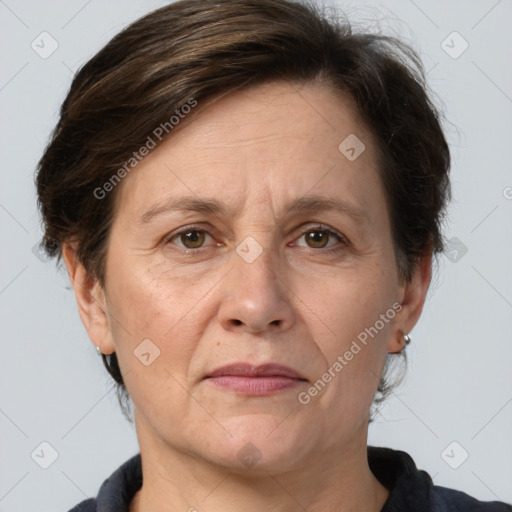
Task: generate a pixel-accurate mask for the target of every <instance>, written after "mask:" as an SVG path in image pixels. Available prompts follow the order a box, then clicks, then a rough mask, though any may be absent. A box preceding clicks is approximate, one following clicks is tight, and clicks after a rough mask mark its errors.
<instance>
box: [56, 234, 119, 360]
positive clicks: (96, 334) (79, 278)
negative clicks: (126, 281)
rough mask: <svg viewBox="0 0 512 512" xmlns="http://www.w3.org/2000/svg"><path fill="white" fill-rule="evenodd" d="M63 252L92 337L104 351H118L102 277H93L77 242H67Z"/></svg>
mask: <svg viewBox="0 0 512 512" xmlns="http://www.w3.org/2000/svg"><path fill="white" fill-rule="evenodd" d="M62 256H63V258H64V262H65V264H66V268H67V271H68V275H69V280H70V281H71V285H72V286H73V290H74V292H75V297H76V301H77V304H78V313H79V314H80V318H81V319H82V323H83V324H84V327H85V329H86V331H87V334H88V335H89V339H90V340H91V341H92V343H93V344H94V345H95V346H96V347H99V349H100V351H101V352H102V353H103V354H111V353H112V352H114V351H115V345H114V342H113V339H112V334H111V332H110V323H109V315H108V310H107V306H106V300H105V294H104V291H103V289H102V288H101V285H100V283H99V282H98V280H96V279H93V278H91V277H90V276H89V275H88V273H87V271H86V269H85V267H84V265H83V264H82V263H81V262H80V261H79V259H78V257H77V252H76V245H74V244H70V243H66V244H63V247H62Z"/></svg>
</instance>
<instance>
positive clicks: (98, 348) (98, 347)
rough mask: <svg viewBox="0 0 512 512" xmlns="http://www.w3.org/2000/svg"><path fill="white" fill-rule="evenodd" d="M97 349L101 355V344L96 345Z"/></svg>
mask: <svg viewBox="0 0 512 512" xmlns="http://www.w3.org/2000/svg"><path fill="white" fill-rule="evenodd" d="M96 351H97V352H98V355H101V350H100V346H99V345H96Z"/></svg>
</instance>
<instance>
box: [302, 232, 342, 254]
mask: <svg viewBox="0 0 512 512" xmlns="http://www.w3.org/2000/svg"><path fill="white" fill-rule="evenodd" d="M303 237H304V239H305V241H306V244H307V245H308V246H309V247H310V248H311V249H323V248H324V247H327V246H328V245H327V244H328V242H329V240H330V239H331V238H333V237H334V238H336V239H337V240H338V241H341V237H340V236H338V235H337V234H336V233H334V231H330V230H328V229H318V228H317V229H310V230H308V231H306V232H305V233H304V234H303V235H301V236H300V238H298V240H300V239H301V238H303ZM297 245H300V244H297ZM331 245H333V244H331Z"/></svg>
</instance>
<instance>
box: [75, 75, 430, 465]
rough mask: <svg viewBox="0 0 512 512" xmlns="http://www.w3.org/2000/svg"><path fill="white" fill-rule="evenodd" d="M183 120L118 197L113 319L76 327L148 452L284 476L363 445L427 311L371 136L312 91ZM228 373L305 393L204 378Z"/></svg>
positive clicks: (292, 89) (111, 255) (280, 86)
mask: <svg viewBox="0 0 512 512" xmlns="http://www.w3.org/2000/svg"><path fill="white" fill-rule="evenodd" d="M201 107H202V105H201V104H199V105H198V109H199V108H201ZM186 121H187V120H185V121H184V124H183V125H182V126H180V127H179V130H176V132H175V133H173V135H172V137H170V138H169V139H167V140H166V141H165V142H164V143H163V144H162V145H161V146H159V147H158V148H157V149H155V150H154V151H153V152H152V153H151V154H150V155H149V156H147V157H146V158H145V159H143V160H142V161H141V162H140V163H139V164H138V165H137V166H136V167H135V168H134V169H133V170H132V171H131V173H130V174H129V175H128V176H127V177H126V178H125V179H124V180H123V181H122V183H121V184H120V185H118V190H117V191H116V192H117V194H118V196H117V197H116V215H115V218H114V222H113V225H112V228H111V235H110V239H109V245H108V253H107V261H106V281H105V287H104V289H103V290H101V289H99V288H97V294H98V295H97V297H98V300H99V301H105V303H106V308H107V309H108V312H109V316H108V318H105V319H103V320H102V319H101V312H98V313H97V314H96V315H92V316H93V317H94V318H92V317H91V318H88V319H86V320H84V323H86V326H87V328H88V331H89V335H90V337H91V339H92V340H93V342H94V343H95V344H96V345H100V347H101V349H102V351H103V352H105V353H109V352H112V351H114V350H115V351H116V353H117V357H118V360H119V364H120V367H121V370H122V373H123V376H124V380H125V384H126V387H127V389H128V391H129V393H130V395H131V398H132V400H133V403H134V406H135V411H136V424H137V432H138V435H139V442H140V444H141V450H142V451H144V450H155V451H158V452H160V453H164V452H166V451H167V452H169V451H171V452H173V451H180V452H181V453H183V452H185V453H190V454H193V455H195V456H199V457H201V458H204V459H207V460H210V461H213V462H216V463H220V464H223V465H227V466H231V467H238V468H243V467H244V466H247V467H252V466H253V465H254V464H257V465H259V467H262V468H264V469H267V470H277V469H278V468H281V469H284V468H287V467H291V465H292V464H294V465H299V467H300V464H301V463H304V464H306V463H308V464H309V463H311V461H312V460H313V459H314V458H315V457H325V455H326V454H328V456H331V454H333V453H334V451H335V450H338V449H343V448H347V447H350V446H354V443H357V444H358V445H360V444H359V443H366V429H367V422H368V413H369V407H370V405H371V403H372V401H373V399H374V396H375V392H376V389H377V386H378V383H379V380H380V376H381V373H382V368H383V365H384V361H385V357H386V353H387V352H388V351H390V352H393V351H398V350H400V348H401V345H400V340H401V338H402V337H403V334H404V333H407V332H409V330H410V329H411V328H412V326H413V325H414V323H415V321H416V319H417V316H418V315H419V312H420V311H419V310H420V309H421V304H422V298H421V297H420V299H418V300H419V302H418V300H417V301H416V303H411V304H409V302H410V297H412V296H415V295H414V293H412V295H411V296H408V287H407V286H409V285H407V286H406V285H405V284H403V283H401V281H400V279H399V277H398V274H397V268H396V262H395V258H394V252H393V245H392V239H391V229H390V220H389V213H388V210H387V207H386V201H385V196H384V191H383V187H382V184H381V182H380V180H379V176H378V172H377V163H376V162H377V157H376V148H375V143H374V140H373V138H372V136H371V135H370V134H369V133H368V131H367V130H366V129H365V127H364V126H363V124H362V123H361V122H360V121H359V120H358V119H357V117H356V116H355V115H354V111H353V109H352V106H351V103H350V102H348V101H347V100H344V99H343V98H339V97H337V96H335V95H334V94H333V92H332V91H331V90H330V89H328V88H326V87H324V86H320V85H313V84H310V85H305V86H300V87H298V86H295V85H291V84H288V83H277V82H276V83H271V84H265V85H262V86H258V87H254V88H250V89H245V90H241V91H238V92H236V93H233V94H231V95H227V96H225V97H223V98H222V99H220V100H218V101H217V102H215V103H213V104H211V105H209V106H208V107H207V108H205V109H204V110H203V111H201V112H199V115H198V116H197V117H196V118H195V119H193V120H192V122H190V123H187V124H185V123H186ZM347 137H348V139H347ZM356 137H357V138H356ZM343 141H346V142H343ZM342 143H343V144H342ZM340 144H341V148H340V147H339V146H340ZM363 144H364V146H363ZM412 284H414V283H412ZM412 284H411V286H412ZM415 284H416V285H417V284H418V282H417V281H416V282H415ZM420 289H422V290H423V291H422V293H423V294H424V292H426V287H423V288H421V287H420ZM423 298H424V297H423ZM408 301H409V302H408ZM402 302H403V306H400V304H401V303H402ZM82 313H83V312H82ZM82 318H84V316H82ZM363 340H365V342H363ZM233 363H247V364H249V365H254V366H258V365H263V364H267V363H275V364H279V365H284V366H287V367H289V368H290V369H292V370H294V371H295V372H296V374H297V375H298V376H299V377H300V378H301V379H302V380H299V379H289V378H288V379H287V378H285V377H281V378H276V377H274V378H270V377H267V378H262V377H253V378H250V377H245V378H244V377H238V378H237V377H233V376H231V377H217V378H211V377H210V378H208V376H209V375H211V374H212V373H213V372H214V370H216V369H218V368H220V367H222V366H225V365H229V364H233ZM337 363H338V364H337ZM234 373H237V372H236V371H235V372H234ZM275 373H279V372H275ZM257 379H261V380H257ZM319 379H320V381H319ZM317 381H319V382H317ZM315 382H316V383H317V384H316V387H315ZM315 390H316V392H315Z"/></svg>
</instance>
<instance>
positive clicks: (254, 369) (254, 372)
mask: <svg viewBox="0 0 512 512" xmlns="http://www.w3.org/2000/svg"><path fill="white" fill-rule="evenodd" d="M233 375H238V376H241V377H288V378H290V379H298V380H306V379H304V378H303V377H301V376H300V375H299V374H298V373H297V372H296V371H295V370H293V369H292V368H289V367H288V366H284V365H281V364H274V363H268V364H262V365H259V366H253V365H251V364H248V363H235V364H229V365H226V366H222V367H220V368H217V369H216V370H214V371H213V372H212V373H210V374H209V375H208V376H207V378H210V377H224V376H233Z"/></svg>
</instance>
